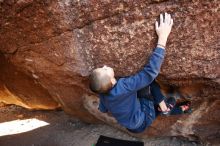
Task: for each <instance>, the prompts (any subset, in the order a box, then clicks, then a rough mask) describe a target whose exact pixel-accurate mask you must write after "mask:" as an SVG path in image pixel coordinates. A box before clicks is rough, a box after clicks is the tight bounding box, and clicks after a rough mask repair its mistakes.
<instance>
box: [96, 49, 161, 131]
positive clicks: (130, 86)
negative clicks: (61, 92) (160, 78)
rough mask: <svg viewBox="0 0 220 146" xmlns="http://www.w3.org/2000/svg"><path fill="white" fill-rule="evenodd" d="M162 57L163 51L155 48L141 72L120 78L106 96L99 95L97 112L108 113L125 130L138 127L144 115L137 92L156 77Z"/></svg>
mask: <svg viewBox="0 0 220 146" xmlns="http://www.w3.org/2000/svg"><path fill="white" fill-rule="evenodd" d="M164 55H165V50H164V49H162V48H158V47H157V48H155V50H154V52H153V53H152V55H151V57H150V59H149V62H148V64H146V65H145V66H144V68H143V69H142V70H141V71H139V72H138V73H136V74H135V75H132V76H129V77H126V78H120V79H119V80H118V81H117V83H116V85H115V86H114V87H113V88H112V89H111V90H110V91H109V92H108V93H107V94H100V95H99V97H100V104H99V110H100V111H101V112H107V111H109V112H110V113H111V114H112V115H113V116H114V117H115V119H116V120H117V121H118V123H119V124H121V125H122V126H124V127H126V128H129V129H136V128H138V127H140V125H141V124H142V123H143V121H144V116H145V115H144V112H142V111H141V106H140V102H139V101H138V99H137V91H138V90H140V89H141V88H143V87H145V86H148V85H149V84H150V83H151V82H152V81H153V80H154V79H155V78H156V77H157V75H158V74H159V71H160V67H161V64H162V62H163V60H164Z"/></svg>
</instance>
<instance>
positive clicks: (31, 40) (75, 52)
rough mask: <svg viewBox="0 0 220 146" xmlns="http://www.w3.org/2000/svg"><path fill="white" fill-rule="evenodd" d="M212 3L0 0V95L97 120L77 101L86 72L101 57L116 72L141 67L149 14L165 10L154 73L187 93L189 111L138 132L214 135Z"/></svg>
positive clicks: (149, 38) (219, 104)
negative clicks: (164, 33)
mask: <svg viewBox="0 0 220 146" xmlns="http://www.w3.org/2000/svg"><path fill="white" fill-rule="evenodd" d="M219 8H220V2H219V1H218V0H192V1H190V0H182V1H178V0H136V1H132V0H114V1H113V0H112V1H109V0H90V1H88V0H81V1H69V0H0V101H3V102H4V103H7V104H17V105H21V106H24V107H26V108H29V109H56V108H60V107H61V108H62V109H63V110H64V111H66V112H67V113H69V114H72V115H74V116H77V117H79V118H80V119H82V120H84V121H87V122H98V121H99V120H97V118H96V117H97V115H95V114H93V115H92V114H91V113H89V111H88V110H87V109H86V108H85V107H84V105H83V99H84V98H83V97H85V96H88V97H89V95H93V93H91V91H89V89H88V75H89V73H90V72H91V70H92V69H94V68H96V67H99V66H102V65H104V64H106V65H109V66H111V67H113V68H114V69H115V73H116V76H128V75H131V74H134V73H136V72H137V71H138V70H140V69H141V68H142V67H143V65H144V64H145V62H146V61H147V59H148V57H149V55H150V53H151V52H152V49H153V48H154V47H155V43H156V39H157V37H156V34H155V31H154V22H155V20H156V19H157V18H158V16H159V14H160V13H161V12H169V13H171V14H172V17H173V18H174V26H173V30H172V33H171V35H170V37H169V41H168V45H167V49H166V50H167V51H166V58H165V61H164V64H163V66H162V69H161V73H160V75H159V77H158V81H159V83H160V84H161V87H162V88H163V89H164V91H165V93H173V94H175V95H176V97H177V98H179V97H180V99H184V98H187V100H192V103H193V108H194V112H193V113H192V114H191V115H184V116H174V117H168V118H167V117H166V118H165V117H159V118H158V119H157V120H156V121H155V123H154V124H153V125H152V126H151V127H150V128H148V130H146V132H145V133H144V134H142V135H137V136H141V137H148V136H172V135H175V136H183V137H188V138H190V139H196V140H201V141H204V142H212V143H216V144H217V143H220V141H219V139H220V138H219V137H220V133H219V131H220V126H219V125H220V119H219V118H218V117H219V116H220V99H219V95H220V92H219V91H220V90H219V89H220V78H219V76H220V67H219V62H220V56H219V54H220V49H219V48H220V47H219V45H220V44H219V43H220V32H219V30H220V25H219V19H220V15H219V11H220V10H219ZM91 99H92V98H91ZM210 113H212V114H210ZM94 115H95V116H94ZM161 121H162V122H161Z"/></svg>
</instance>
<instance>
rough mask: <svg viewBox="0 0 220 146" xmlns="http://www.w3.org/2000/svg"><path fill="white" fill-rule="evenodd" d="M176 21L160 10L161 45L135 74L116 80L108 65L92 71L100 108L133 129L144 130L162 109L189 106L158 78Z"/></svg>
mask: <svg viewBox="0 0 220 146" xmlns="http://www.w3.org/2000/svg"><path fill="white" fill-rule="evenodd" d="M172 25H173V19H172V18H171V15H170V14H167V13H165V14H164V16H163V14H160V23H158V22H157V21H156V23H155V27H156V33H157V35H158V42H157V46H156V48H155V49H154V51H153V53H152V55H151V57H150V59H149V62H148V64H146V65H145V66H144V68H143V69H142V70H141V71H139V72H138V73H136V74H135V75H132V76H129V77H125V78H120V79H119V80H116V79H115V75H114V70H113V69H112V68H111V67H108V66H104V67H102V68H97V69H95V70H93V72H92V73H91V75H90V88H91V90H92V91H94V92H96V93H99V98H100V103H99V110H100V111H101V112H109V113H111V115H112V116H113V117H114V118H115V119H116V120H117V122H118V123H119V124H120V125H122V126H124V127H126V128H127V129H128V130H129V131H130V132H134V133H138V132H142V131H144V130H145V129H146V128H147V127H148V126H149V125H151V124H152V122H153V121H154V120H155V118H156V116H157V114H158V113H160V114H161V115H170V114H179V113H183V112H184V111H186V110H187V109H188V108H189V106H187V105H182V106H180V107H178V108H177V107H176V106H175V104H176V102H175V98H173V97H170V98H166V97H165V96H164V95H163V94H162V93H161V91H160V87H159V85H158V84H157V83H156V82H155V78H156V77H157V76H158V74H159V71H160V67H161V65H162V62H163V60H164V55H165V48H166V42H167V38H168V36H169V34H170V32H171V28H172Z"/></svg>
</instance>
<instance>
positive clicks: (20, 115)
mask: <svg viewBox="0 0 220 146" xmlns="http://www.w3.org/2000/svg"><path fill="white" fill-rule="evenodd" d="M31 118H35V119H37V120H41V121H44V122H47V123H49V124H48V125H46V126H43V127H40V128H36V129H33V130H31V131H27V132H23V133H19V134H11V135H4V134H3V133H5V132H6V131H9V132H10V128H8V127H6V126H4V124H5V122H10V121H13V120H19V119H20V120H24V119H31ZM29 122H30V121H26V122H23V123H20V125H19V124H18V125H16V127H17V128H13V129H11V132H13V130H15V129H16V130H19V126H25V125H28V124H30V123H29ZM1 125H3V126H1ZM2 127H3V128H4V129H5V130H3V131H2V132H1V128H2ZM0 135H1V136H0V146H92V145H93V144H95V143H96V142H97V140H98V138H99V136H100V135H105V136H109V137H113V138H118V139H125V140H134V141H143V142H144V143H145V146H197V145H200V144H198V143H195V142H190V141H187V140H183V139H180V138H177V137H166V138H156V139H155V138H151V139H137V138H134V137H131V136H129V135H128V134H126V133H124V132H121V131H119V130H117V129H114V128H112V127H110V126H108V125H104V124H87V123H84V122H81V121H80V120H78V119H77V118H74V117H70V116H69V115H67V114H65V113H64V112H63V111H29V110H26V109H24V108H21V107H18V106H15V105H10V106H3V107H0Z"/></svg>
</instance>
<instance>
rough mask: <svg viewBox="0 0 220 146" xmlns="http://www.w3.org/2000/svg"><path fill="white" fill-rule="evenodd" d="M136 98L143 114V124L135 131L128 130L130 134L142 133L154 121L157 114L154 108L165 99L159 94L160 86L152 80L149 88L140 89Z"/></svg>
mask: <svg viewBox="0 0 220 146" xmlns="http://www.w3.org/2000/svg"><path fill="white" fill-rule="evenodd" d="M137 97H138V99H139V101H140V105H141V110H142V112H144V113H145V119H144V122H143V124H142V125H141V126H140V127H139V128H137V129H128V130H129V131H130V132H133V133H139V132H143V131H144V130H145V129H146V128H147V127H148V126H150V125H151V124H152V122H153V121H154V120H155V118H156V116H157V114H158V112H157V110H155V109H157V108H156V107H158V104H159V103H160V102H161V101H163V100H164V99H165V96H164V95H163V94H162V93H161V90H160V86H159V85H158V84H157V82H156V81H155V80H154V81H153V82H152V83H151V84H150V85H149V86H147V87H145V88H142V89H141V90H139V91H138V92H137Z"/></svg>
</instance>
